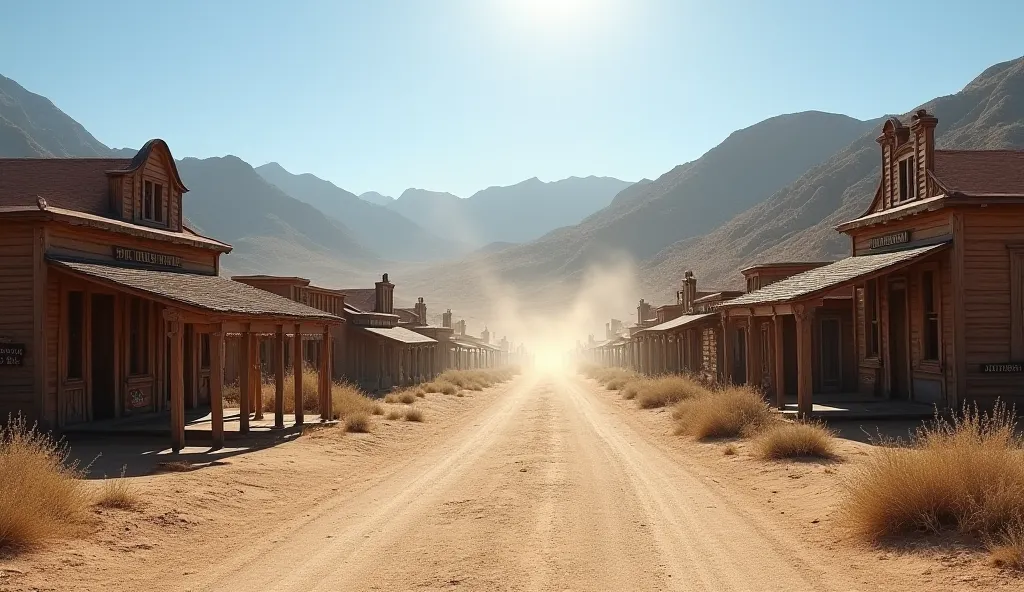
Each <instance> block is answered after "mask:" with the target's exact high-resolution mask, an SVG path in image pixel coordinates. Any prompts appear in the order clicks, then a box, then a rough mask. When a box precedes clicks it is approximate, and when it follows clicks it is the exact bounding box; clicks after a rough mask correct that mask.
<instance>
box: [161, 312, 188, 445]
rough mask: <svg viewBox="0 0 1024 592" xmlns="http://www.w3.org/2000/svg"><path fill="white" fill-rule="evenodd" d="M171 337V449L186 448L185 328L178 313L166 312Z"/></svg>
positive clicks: (165, 316)
mask: <svg viewBox="0 0 1024 592" xmlns="http://www.w3.org/2000/svg"><path fill="white" fill-rule="evenodd" d="M164 318H165V319H166V320H167V326H168V333H169V334H170V337H171V449H172V450H174V452H175V453H177V452H181V450H182V448H184V447H185V365H184V361H185V328H184V326H183V324H182V322H181V320H180V317H179V316H178V313H177V311H175V310H167V311H165V312H164Z"/></svg>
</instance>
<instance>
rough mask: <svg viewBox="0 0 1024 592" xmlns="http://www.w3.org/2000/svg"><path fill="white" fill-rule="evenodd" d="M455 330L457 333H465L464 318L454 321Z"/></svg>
mask: <svg viewBox="0 0 1024 592" xmlns="http://www.w3.org/2000/svg"><path fill="white" fill-rule="evenodd" d="M455 332H456V333H458V334H459V335H465V334H466V319H460V320H459V322H458V323H455Z"/></svg>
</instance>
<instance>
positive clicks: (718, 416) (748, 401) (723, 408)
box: [672, 386, 773, 440]
mask: <svg viewBox="0 0 1024 592" xmlns="http://www.w3.org/2000/svg"><path fill="white" fill-rule="evenodd" d="M672 417H674V418H675V419H676V433H677V434H680V435H685V436H690V437H693V438H696V439H697V440H709V439H713V438H735V437H737V436H750V435H753V434H754V433H756V432H757V431H758V430H760V429H762V428H764V427H766V426H768V425H769V424H770V422H771V421H772V420H773V415H772V411H771V408H770V407H768V404H767V403H765V402H764V400H763V399H762V398H761V395H760V394H758V393H757V391H755V390H753V389H751V388H749V387H743V386H732V387H726V388H723V389H719V390H704V392H703V393H702V394H700V395H699V396H696V397H693V398H690V399H685V400H683V401H680V402H679V403H678V404H677V405H676V407H675V409H674V410H673V412H672Z"/></svg>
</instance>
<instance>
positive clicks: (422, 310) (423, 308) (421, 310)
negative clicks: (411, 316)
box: [413, 296, 430, 325]
mask: <svg viewBox="0 0 1024 592" xmlns="http://www.w3.org/2000/svg"><path fill="white" fill-rule="evenodd" d="M413 310H414V311H416V316H417V317H419V321H420V324H421V325H429V324H430V323H428V322H427V305H426V304H425V303H424V302H423V297H422V296H420V297H419V298H418V299H417V300H416V306H414V307H413Z"/></svg>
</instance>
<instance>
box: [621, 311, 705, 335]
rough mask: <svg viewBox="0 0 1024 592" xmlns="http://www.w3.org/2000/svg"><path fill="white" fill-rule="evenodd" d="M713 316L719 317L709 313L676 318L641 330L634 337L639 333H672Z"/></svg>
mask: <svg viewBox="0 0 1024 592" xmlns="http://www.w3.org/2000/svg"><path fill="white" fill-rule="evenodd" d="M711 316H717V313H713V312H708V313H703V314H695V315H682V316H679V317H676V318H674V319H672V320H670V321H665V322H664V323H662V324H660V325H655V326H653V327H647V328H646V329H641V330H640V331H637V332H636V333H634V335H636V334H639V333H664V332H665V331H670V330H672V329H679V328H681V327H685V326H687V325H690V324H692V323H696V322H697V321H700V320H701V319H706V318H708V317H711Z"/></svg>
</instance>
